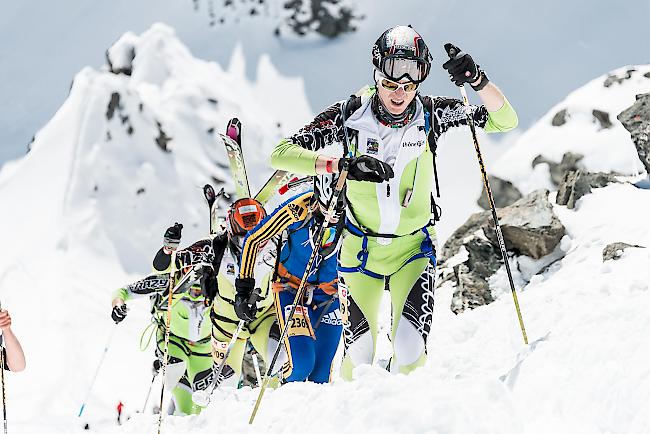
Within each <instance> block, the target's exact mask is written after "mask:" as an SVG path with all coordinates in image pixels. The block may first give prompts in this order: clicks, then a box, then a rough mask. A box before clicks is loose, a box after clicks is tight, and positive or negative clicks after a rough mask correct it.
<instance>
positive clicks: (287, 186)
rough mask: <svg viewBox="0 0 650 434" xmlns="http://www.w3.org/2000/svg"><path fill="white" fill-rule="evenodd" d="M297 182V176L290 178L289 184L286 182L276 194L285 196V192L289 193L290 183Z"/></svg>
mask: <svg viewBox="0 0 650 434" xmlns="http://www.w3.org/2000/svg"><path fill="white" fill-rule="evenodd" d="M297 180H298V177H297V176H294V177H293V178H291V179H290V180H289V182H287V183H286V184H284V185H283V186H282V187H280V188H279V189H278V194H280V195H283V194H285V193H286V192H287V191H289V189H290V188H291V186H292V185H291V183H292V182H295V181H297Z"/></svg>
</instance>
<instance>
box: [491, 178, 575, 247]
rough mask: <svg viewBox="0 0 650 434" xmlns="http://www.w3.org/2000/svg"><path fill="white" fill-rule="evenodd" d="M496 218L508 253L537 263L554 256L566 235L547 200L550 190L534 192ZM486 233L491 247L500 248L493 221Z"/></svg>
mask: <svg viewBox="0 0 650 434" xmlns="http://www.w3.org/2000/svg"><path fill="white" fill-rule="evenodd" d="M497 214H498V216H499V223H500V226H501V231H502V233H503V239H504V241H505V244H506V249H507V250H510V251H514V252H515V253H518V254H522V255H526V256H530V257H531V258H534V259H539V258H541V257H543V256H546V255H548V254H550V253H552V252H553V250H555V247H556V246H557V245H558V243H559V242H560V240H561V239H562V237H563V236H564V233H565V229H564V225H563V224H562V222H561V221H560V219H559V218H557V216H556V215H555V213H554V212H553V205H551V202H549V200H548V190H537V191H534V192H532V193H530V194H528V195H527V196H525V197H523V198H521V199H519V200H518V201H517V202H515V203H514V204H512V205H510V206H508V207H505V208H501V209H499V210H498V212H497ZM484 232H485V235H486V236H487V237H488V238H489V239H490V241H491V242H492V244H494V245H498V241H497V238H496V235H495V232H494V223H493V222H492V220H488V229H486V230H484Z"/></svg>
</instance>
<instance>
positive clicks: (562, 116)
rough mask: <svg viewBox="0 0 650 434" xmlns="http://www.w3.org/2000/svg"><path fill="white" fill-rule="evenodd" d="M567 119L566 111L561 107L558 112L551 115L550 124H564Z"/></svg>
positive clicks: (557, 125) (555, 125)
mask: <svg viewBox="0 0 650 434" xmlns="http://www.w3.org/2000/svg"><path fill="white" fill-rule="evenodd" d="M566 121H567V111H566V109H562V110H560V111H559V112H557V113H555V116H553V119H551V125H553V126H554V127H560V126H562V125H564V124H566Z"/></svg>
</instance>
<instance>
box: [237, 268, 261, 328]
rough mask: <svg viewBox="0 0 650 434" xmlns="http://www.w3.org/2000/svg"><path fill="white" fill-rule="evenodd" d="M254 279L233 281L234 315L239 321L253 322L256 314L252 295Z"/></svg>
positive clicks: (255, 303) (246, 278)
mask: <svg viewBox="0 0 650 434" xmlns="http://www.w3.org/2000/svg"><path fill="white" fill-rule="evenodd" d="M254 289H255V279H253V278H252V277H244V278H239V277H238V278H236V279H235V292H236V293H235V313H236V314H237V317H238V318H239V319H243V320H244V321H248V322H250V321H253V320H254V319H255V314H256V313H257V300H256V297H255V295H254Z"/></svg>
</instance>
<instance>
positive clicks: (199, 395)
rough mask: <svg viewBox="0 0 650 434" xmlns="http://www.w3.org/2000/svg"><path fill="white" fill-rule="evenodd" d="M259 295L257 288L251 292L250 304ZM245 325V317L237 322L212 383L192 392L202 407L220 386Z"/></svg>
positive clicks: (193, 398) (195, 400)
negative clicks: (222, 374) (233, 349)
mask: <svg viewBox="0 0 650 434" xmlns="http://www.w3.org/2000/svg"><path fill="white" fill-rule="evenodd" d="M258 297H259V290H257V289H256V290H254V291H253V292H252V293H251V296H250V298H249V299H248V304H253V303H255V302H256V301H257V298H258ZM245 325H246V321H244V320H243V319H242V320H240V321H239V323H238V324H237V329H235V332H234V333H233V334H232V337H231V338H230V342H228V346H227V347H226V352H225V354H224V356H223V360H222V361H221V362H220V363H219V365H218V366H217V369H215V371H214V374H213V376H212V382H211V383H210V385H209V386H208V387H207V388H206V389H205V390H197V391H196V392H194V393H193V394H192V402H194V403H195V404H198V405H200V406H201V407H207V406H208V404H209V403H210V396H211V395H212V392H214V389H216V388H217V387H219V384H220V381H219V377H220V376H221V373H222V372H223V368H224V367H225V366H226V360H228V356H230V352H231V351H232V348H233V347H234V346H235V342H237V338H239V335H240V334H241V331H242V330H243V328H244V326H245Z"/></svg>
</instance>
